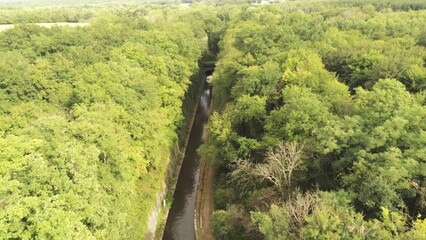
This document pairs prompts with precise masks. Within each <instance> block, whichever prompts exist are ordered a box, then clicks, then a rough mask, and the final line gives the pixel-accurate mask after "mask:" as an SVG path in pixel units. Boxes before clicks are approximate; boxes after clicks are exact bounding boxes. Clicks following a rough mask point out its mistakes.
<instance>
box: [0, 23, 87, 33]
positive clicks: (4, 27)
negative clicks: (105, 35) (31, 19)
mask: <svg viewBox="0 0 426 240" xmlns="http://www.w3.org/2000/svg"><path fill="white" fill-rule="evenodd" d="M35 24H36V25H39V26H41V27H46V28H51V27H53V26H70V27H79V26H80V27H84V26H88V25H89V24H90V23H67V22H57V23H35ZM13 26H14V24H1V25H0V32H2V31H4V30H7V29H10V28H13Z"/></svg>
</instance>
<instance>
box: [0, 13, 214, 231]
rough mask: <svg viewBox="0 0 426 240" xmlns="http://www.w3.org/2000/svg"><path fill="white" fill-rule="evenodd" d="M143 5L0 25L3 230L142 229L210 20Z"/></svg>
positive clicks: (0, 205) (161, 178) (0, 219)
mask: <svg viewBox="0 0 426 240" xmlns="http://www.w3.org/2000/svg"><path fill="white" fill-rule="evenodd" d="M146 10H147V9H145V10H143V11H138V12H134V11H129V10H128V9H124V10H123V11H122V12H120V13H117V14H111V13H101V14H100V16H99V17H97V18H96V19H95V20H94V21H93V22H92V23H91V25H90V26H88V27H76V28H70V27H54V28H50V29H47V28H42V27H39V26H35V25H18V26H16V27H15V28H13V29H10V30H7V31H4V32H1V33H0V161H1V164H0V238H1V239H144V238H145V237H146V233H147V219H148V214H149V213H150V211H151V210H152V207H153V206H154V203H155V201H156V195H157V193H158V192H159V191H160V189H163V187H164V181H165V179H166V172H167V170H168V165H169V161H170V157H171V152H172V148H173V146H174V144H175V143H176V141H177V136H178V131H177V129H178V126H179V125H180V124H181V123H182V120H183V115H182V111H181V108H182V101H183V97H184V94H185V92H186V91H187V88H188V85H189V84H190V77H191V76H192V75H193V74H196V73H198V62H197V61H198V59H199V58H200V57H201V54H202V52H203V51H205V50H206V48H207V40H206V39H207V37H206V31H207V32H210V33H211V32H214V29H215V28H214V27H213V26H214V25H215V22H216V23H220V20H219V19H217V18H216V20H215V17H209V13H208V12H204V11H201V10H197V9H194V10H191V11H182V10H179V9H169V8H168V9H158V8H155V9H153V10H152V11H150V10H149V9H148V11H146ZM209 19H210V20H209ZM209 29H210V30H209Z"/></svg>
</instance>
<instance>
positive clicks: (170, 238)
mask: <svg viewBox="0 0 426 240" xmlns="http://www.w3.org/2000/svg"><path fill="white" fill-rule="evenodd" d="M211 92H212V87H211V86H210V85H209V84H207V83H206V84H204V88H203V92H202V94H201V97H200V100H199V103H198V108H197V112H196V114H195V118H194V123H193V125H192V129H191V133H190V136H189V140H188V145H187V147H186V151H185V156H184V158H183V162H182V166H181V170H180V173H179V177H178V181H177V185H176V189H175V192H174V195H173V203H172V205H171V208H170V211H169V214H168V216H167V221H166V226H165V229H164V235H163V240H194V239H195V226H194V210H195V198H196V195H197V187H198V181H199V174H200V156H198V154H197V149H198V148H199V147H200V146H201V144H203V142H204V137H205V124H206V123H207V120H208V118H209V114H210V111H209V108H210V107H209V106H210V101H211Z"/></svg>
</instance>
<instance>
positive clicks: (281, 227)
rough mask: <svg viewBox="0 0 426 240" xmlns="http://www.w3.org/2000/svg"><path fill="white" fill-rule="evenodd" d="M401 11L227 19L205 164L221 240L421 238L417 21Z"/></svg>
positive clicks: (424, 196) (424, 206)
mask: <svg viewBox="0 0 426 240" xmlns="http://www.w3.org/2000/svg"><path fill="white" fill-rule="evenodd" d="M370 2H372V1H370ZM400 3H402V2H400ZM400 3H397V2H393V3H391V4H390V5H386V4H385V2H381V3H379V4H376V5H372V4H366V5H364V4H360V3H359V2H350V1H335V2H329V3H325V2H321V4H319V3H318V2H317V4H312V5H309V6H307V5H303V4H293V5H291V4H288V5H273V6H267V7H261V8H259V7H252V6H250V7H242V8H238V13H235V12H234V15H233V18H232V20H231V21H230V23H229V26H228V28H227V29H226V31H225V33H224V35H223V38H222V39H221V41H220V43H219V47H220V52H219V59H218V62H217V64H216V70H215V73H214V75H213V81H214V94H213V96H214V105H215V109H216V111H215V113H214V114H213V116H212V117H211V121H210V124H209V127H208V132H209V133H208V134H209V142H208V144H206V145H204V146H203V148H202V150H201V151H202V152H203V153H204V154H205V155H207V156H208V157H209V158H210V159H212V162H213V164H214V165H215V166H216V183H215V193H214V195H215V208H216V210H215V211H214V213H213V219H212V220H213V224H212V227H213V233H214V235H215V237H216V239H263V238H266V239H398V238H400V239H425V238H426V221H425V220H424V218H425V216H426V181H425V177H426V132H425V131H426V107H425V103H426V102H425V94H424V90H425V88H426V48H425V47H426V11H425V10H421V8H423V7H420V5H418V6H419V7H418V8H417V7H415V8H412V7H413V6H414V5H411V6H410V4H411V3H410V2H409V1H407V4H406V5H404V4H400Z"/></svg>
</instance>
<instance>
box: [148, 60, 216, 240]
mask: <svg viewBox="0 0 426 240" xmlns="http://www.w3.org/2000/svg"><path fill="white" fill-rule="evenodd" d="M205 58H206V57H205V56H203V58H202V59H201V60H200V63H199V71H198V74H197V75H195V76H194V77H193V78H192V84H191V85H190V87H189V89H188V91H187V93H186V95H185V100H184V103H183V106H182V109H183V113H184V116H185V120H184V121H183V124H182V125H181V127H180V133H181V134H180V135H179V139H178V140H177V141H176V142H175V144H174V145H173V147H172V149H171V150H170V152H171V153H172V155H171V157H170V163H169V166H168V172H167V176H166V178H165V183H164V187H163V190H162V191H160V192H159V193H158V194H157V197H156V203H155V206H154V208H153V209H152V211H151V213H150V215H149V218H148V234H147V236H146V238H147V239H161V238H162V237H163V232H164V227H165V221H166V220H167V215H168V212H169V208H170V206H171V203H172V200H173V198H172V197H173V193H174V190H175V188H176V184H177V176H178V175H179V173H180V169H181V166H182V162H183V158H184V153H185V150H186V147H187V145H188V141H189V137H190V133H191V130H192V126H193V122H194V118H195V114H196V112H197V108H198V104H199V99H200V96H201V93H202V90H203V87H204V79H205V72H206V71H208V69H209V68H210V67H209V65H208V64H207V65H206V64H205V62H206V60H204V59H205Z"/></svg>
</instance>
